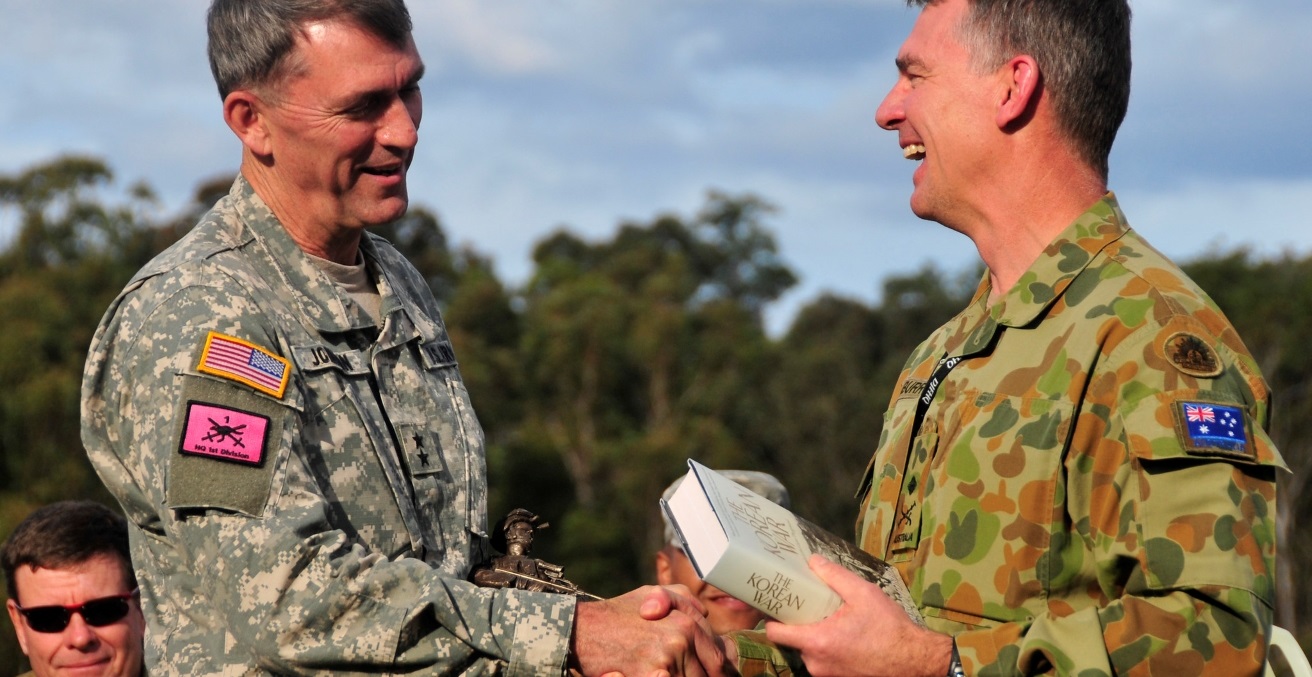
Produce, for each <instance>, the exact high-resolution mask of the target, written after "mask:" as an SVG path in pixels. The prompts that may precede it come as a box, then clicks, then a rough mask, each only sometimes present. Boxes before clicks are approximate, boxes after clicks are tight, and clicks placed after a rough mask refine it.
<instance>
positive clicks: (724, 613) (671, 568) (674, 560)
mask: <svg viewBox="0 0 1312 677" xmlns="http://www.w3.org/2000/svg"><path fill="white" fill-rule="evenodd" d="M656 581H657V582H658V583H660V584H661V585H675V584H680V585H684V586H687V588H688V590H690V591H691V592H692V594H693V596H695V597H696V598H697V600H698V601H699V602H701V603H702V606H704V607H706V621H707V622H708V623H710V625H711V629H712V630H714V631H715V634H717V635H723V634H725V633H727V632H731V631H733V630H751V629H752V628H754V627H756V625H757V623H760V622H761V621H762V620H764V619H765V614H762V613H761V612H760V611H757V610H756V609H755V608H753V607H752V606H751V605H749V604H747V603H746V602H743V601H741V600H739V599H738V598H736V597H731V596H729V595H728V594H727V593H725V592H724V591H723V590H721V589H719V588H717V587H715V586H713V585H710V584H708V583H707V582H706V581H703V580H702V579H700V578H698V577H697V570H696V569H694V568H693V566H692V562H691V561H689V559H688V556H687V555H685V554H683V550H682V549H681V548H679V547H678V546H674V545H667V546H665V547H664V548H661V549H660V551H659V552H657V553H656Z"/></svg>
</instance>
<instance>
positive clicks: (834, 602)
mask: <svg viewBox="0 0 1312 677" xmlns="http://www.w3.org/2000/svg"><path fill="white" fill-rule="evenodd" d="M661 508H662V509H663V510H665V513H666V514H667V515H669V518H670V523H671V524H673V525H674V528H675V531H676V532H678V534H679V538H680V539H681V540H682V541H683V548H684V552H685V553H687V555H688V559H689V560H691V562H692V565H693V568H694V569H696V571H697V575H698V576H700V577H701V578H702V580H704V581H706V582H707V583H710V584H711V585H714V586H715V587H717V588H719V589H721V590H723V591H725V592H727V593H729V594H730V595H733V596H734V597H737V598H738V599H740V600H742V601H744V602H747V603H748V604H751V605H752V606H754V607H756V608H757V609H759V610H761V611H762V612H763V613H765V614H767V615H769V616H771V617H773V618H774V619H776V620H779V621H782V622H784V623H791V624H797V623H813V622H815V621H818V620H821V619H823V618H825V617H827V616H829V614H832V613H833V612H834V611H836V610H837V609H838V607H839V606H840V605H841V604H842V599H841V598H839V596H838V593H836V592H834V591H833V590H832V589H830V588H829V586H827V585H825V583H824V581H821V580H820V577H819V576H816V575H815V573H814V572H812V571H811V569H810V567H808V566H807V565H806V560H807V558H808V557H810V556H811V554H812V553H815V554H819V555H823V556H825V557H826V558H828V559H829V560H830V561H833V562H837V563H838V564H841V565H843V566H844V567H846V568H847V569H848V570H849V571H852V572H854V573H856V574H857V575H859V576H861V577H862V578H865V579H866V580H868V581H870V582H872V583H875V584H877V585H879V587H880V588H882V589H883V590H884V592H885V593H886V594H887V595H888V596H889V597H891V598H892V599H893V601H895V602H897V603H898V604H899V605H901V606H902V608H903V610H905V611H906V613H907V616H909V617H910V618H911V619H912V620H913V621H915V622H916V623H918V624H920V625H924V620H923V619H922V618H921V617H920V613H919V612H918V611H917V610H916V606H915V604H914V603H913V602H912V601H911V593H910V592H909V591H908V590H907V587H906V584H904V583H903V582H902V578H901V576H900V575H898V572H897V570H896V569H894V568H893V567H892V566H890V565H889V564H888V563H887V562H884V561H883V560H880V559H878V558H876V557H874V556H873V555H871V554H869V553H867V552H865V551H863V550H861V549H860V548H858V547H856V546H855V545H854V544H852V543H851V542H849V541H847V540H844V539H842V538H839V537H838V536H835V535H834V534H832V533H830V532H828V531H826V530H824V529H822V528H821V527H819V526H816V525H815V524H813V523H811V522H809V521H807V520H806V519H804V518H802V517H799V516H797V515H795V514H793V512H792V511H790V510H788V509H787V508H785V507H783V506H781V505H778V504H776V503H774V502H772V501H770V500H768V499H766V498H764V497H762V496H759V495H757V494H756V493H754V492H752V491H751V490H750V489H747V488H746V487H743V486H741V485H739V484H738V483H736V482H734V481H733V480H730V479H729V478H727V477H725V476H724V475H721V474H720V473H718V472H715V471H714V470H711V469H710V468H707V467H706V466H704V465H702V464H700V463H698V462H696V461H693V460H691V459H689V461H688V476H687V477H686V478H684V481H683V483H682V484H680V485H679V488H678V489H677V490H676V491H675V492H674V495H673V496H671V497H670V499H669V501H665V500H662V501H661Z"/></svg>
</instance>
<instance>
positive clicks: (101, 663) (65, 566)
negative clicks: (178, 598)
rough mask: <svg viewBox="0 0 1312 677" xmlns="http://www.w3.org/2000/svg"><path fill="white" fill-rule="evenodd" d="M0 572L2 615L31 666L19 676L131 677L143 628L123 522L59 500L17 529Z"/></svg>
mask: <svg viewBox="0 0 1312 677" xmlns="http://www.w3.org/2000/svg"><path fill="white" fill-rule="evenodd" d="M0 565H2V566H3V568H4V572H5V586H6V590H7V591H8V593H9V600H8V601H7V602H5V608H6V609H7V610H8V611H9V620H10V621H12V622H13V624H14V632H15V633H17V634H18V644H19V646H21V647H22V649H23V653H24V654H26V655H27V659H28V661H29V662H30V663H31V664H32V671H31V672H28V673H26V674H25V675H23V676H22V677H28V676H30V675H35V676H36V677H56V676H72V675H77V676H78V677H137V676H138V675H141V674H143V673H142V667H141V653H142V651H141V647H142V638H143V634H144V631H145V627H146V622H145V619H144V618H143V617H142V615H141V606H140V604H139V603H138V598H137V579H136V576H135V575H134V574H133V571H132V560H131V558H130V557H129V555H128V527H127V522H126V521H125V520H124V519H123V518H122V517H121V516H120V515H119V514H118V513H115V512H114V511H112V510H110V509H109V508H106V507H105V506H103V505H101V504H99V503H93V502H91V501H60V502H58V503H52V504H50V505H47V506H44V507H41V508H38V509H37V510H35V511H34V512H33V513H32V514H31V515H29V516H28V517H27V519H24V520H23V521H22V522H21V523H19V525H18V527H17V528H15V529H14V532H13V533H12V534H10V536H9V539H8V540H6V541H5V543H4V546H2V547H0Z"/></svg>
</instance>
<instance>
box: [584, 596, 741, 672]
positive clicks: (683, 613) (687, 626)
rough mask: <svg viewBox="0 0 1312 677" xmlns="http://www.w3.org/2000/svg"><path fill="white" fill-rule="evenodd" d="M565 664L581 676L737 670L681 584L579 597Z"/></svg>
mask: <svg viewBox="0 0 1312 677" xmlns="http://www.w3.org/2000/svg"><path fill="white" fill-rule="evenodd" d="M735 657H736V656H735ZM569 668H570V671H571V672H572V673H576V674H582V675H584V676H585V677H598V676H602V675H607V676H609V677H617V676H618V675H623V676H625V677H729V676H733V675H737V674H738V672H737V670H736V669H735V668H734V662H733V660H731V658H730V657H726V655H725V643H724V641H723V639H722V638H720V637H717V636H716V635H715V633H714V632H712V631H711V626H710V625H709V624H708V623H707V622H706V609H705V608H704V607H703V606H702V605H701V603H700V602H698V601H697V599H696V598H695V597H693V596H692V594H691V593H689V591H688V589H687V588H685V587H684V586H682V585H670V586H646V587H642V588H638V589H636V590H633V591H631V592H628V593H626V594H624V595H620V596H619V597H612V598H610V599H605V600H600V601H595V602H587V601H580V602H579V604H578V607H577V610H576V611H575V613H574V634H573V639H572V640H571V646H570V656H569Z"/></svg>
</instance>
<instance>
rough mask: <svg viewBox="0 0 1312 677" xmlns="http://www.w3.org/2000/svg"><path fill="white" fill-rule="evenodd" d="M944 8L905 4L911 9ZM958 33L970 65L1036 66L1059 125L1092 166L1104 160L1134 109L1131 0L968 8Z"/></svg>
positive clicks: (1016, 1) (1053, 0)
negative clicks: (1026, 58) (1026, 62)
mask: <svg viewBox="0 0 1312 677" xmlns="http://www.w3.org/2000/svg"><path fill="white" fill-rule="evenodd" d="M939 2H941V0H907V5H909V6H912V7H922V8H923V7H925V6H927V5H934V4H937V3H939ZM967 2H968V3H969V5H970V12H969V13H968V14H967V15H966V17H965V19H964V20H963V22H962V25H961V26H960V27H959V30H960V36H961V41H962V43H963V44H965V45H966V46H967V47H968V48H970V51H971V58H972V60H973V65H974V66H975V68H976V69H978V70H980V71H985V72H987V71H992V70H994V69H996V68H999V67H1001V66H1002V65H1003V64H1004V63H1006V62H1007V60H1008V59H1010V58H1012V57H1014V56H1016V55H1018V54H1028V55H1030V56H1032V57H1034V59H1035V61H1037V62H1038V64H1039V74H1040V77H1041V78H1042V80H1041V81H1042V85H1043V88H1044V89H1045V90H1046V91H1047V92H1048V94H1049V95H1050V96H1051V97H1052V104H1053V108H1054V110H1055V112H1056V117H1057V122H1058V124H1059V125H1060V126H1061V129H1062V131H1063V132H1065V134H1066V138H1067V139H1068V140H1069V141H1070V142H1071V143H1072V145H1073V146H1074V147H1075V150H1076V152H1077V153H1079V155H1080V157H1081V158H1082V159H1084V161H1085V162H1086V163H1088V164H1089V166H1091V167H1093V168H1094V169H1096V170H1098V171H1099V172H1100V174H1101V175H1102V177H1103V179H1104V180H1105V179H1106V178H1107V170H1108V167H1107V158H1108V156H1110V155H1111V150H1112V143H1113V142H1114V141H1115V140H1116V132H1117V130H1119V129H1120V127H1121V122H1122V121H1124V120H1125V112H1126V110H1128V108H1129V104H1130V5H1129V3H1128V2H1126V0H967Z"/></svg>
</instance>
